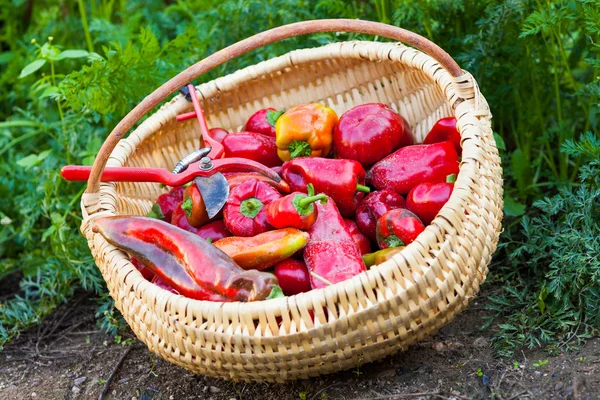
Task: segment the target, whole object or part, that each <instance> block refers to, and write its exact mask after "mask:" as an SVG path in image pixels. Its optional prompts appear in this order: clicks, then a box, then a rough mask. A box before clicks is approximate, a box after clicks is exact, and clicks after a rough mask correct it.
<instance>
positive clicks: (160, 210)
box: [146, 186, 185, 222]
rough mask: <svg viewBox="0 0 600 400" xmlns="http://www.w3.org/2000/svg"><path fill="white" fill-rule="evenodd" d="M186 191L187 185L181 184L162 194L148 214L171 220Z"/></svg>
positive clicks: (151, 216)
mask: <svg viewBox="0 0 600 400" xmlns="http://www.w3.org/2000/svg"><path fill="white" fill-rule="evenodd" d="M184 191H185V187H184V186H179V187H174V188H172V189H171V190H170V191H169V192H168V193H163V194H161V195H160V196H158V198H157V199H156V203H154V205H153V206H152V210H151V211H150V212H149V213H148V214H147V215H146V216H147V217H150V218H157V219H161V220H163V221H165V222H171V218H172V216H173V211H175V209H176V208H177V207H178V206H179V204H180V203H181V201H182V200H183V192H184Z"/></svg>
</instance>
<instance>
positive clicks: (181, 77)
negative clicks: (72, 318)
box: [87, 19, 463, 193]
mask: <svg viewBox="0 0 600 400" xmlns="http://www.w3.org/2000/svg"><path fill="white" fill-rule="evenodd" d="M317 32H357V33H364V34H367V35H376V36H382V37H386V38H389V39H394V40H398V41H400V42H404V43H407V44H409V45H411V46H413V47H415V48H417V49H419V50H421V51H423V52H425V53H427V54H429V55H431V56H432V57H433V58H435V59H436V60H437V61H438V62H439V63H440V65H441V66H442V67H443V68H445V69H446V70H447V71H448V73H449V74H450V75H452V76H453V77H459V76H461V75H462V74H463V71H462V70H461V69H460V67H459V66H458V64H457V63H456V61H454V60H453V59H452V57H450V55H448V53H446V52H445V51H444V50H442V48H440V47H439V46H437V45H436V44H435V43H433V42H432V41H430V40H427V39H425V38H424V37H422V36H419V35H417V34H416V33H413V32H410V31H407V30H406V29H402V28H398V27H395V26H391V25H386V24H382V23H379V22H371V21H361V20H354V19H321V20H314V21H304V22H296V23H294V24H289V25H284V26H280V27H277V28H273V29H270V30H268V31H265V32H261V33H258V34H256V35H254V36H251V37H249V38H247V39H244V40H242V41H240V42H237V43H235V44H233V45H231V46H229V47H226V48H225V49H223V50H220V51H218V52H216V53H214V54H211V55H210V56H208V57H206V58H205V59H204V60H202V61H199V62H197V63H196V64H194V65H192V66H191V67H189V68H188V69H186V70H185V71H183V72H181V73H179V74H178V75H176V76H175V77H174V78H172V79H170V80H169V81H167V82H165V83H164V84H163V85H162V86H161V87H159V88H158V89H156V90H155V91H154V92H153V93H152V94H150V95H149V96H147V97H146V98H144V100H142V101H141V102H140V103H139V104H138V105H137V106H135V108H134V109H133V110H131V111H130V112H129V114H127V115H126V116H125V118H123V119H122V120H121V122H119V124H118V125H117V126H116V127H115V128H114V129H113V131H112V132H111V133H110V135H109V136H108V138H107V139H106V141H105V142H104V144H103V145H102V148H100V151H99V152H98V155H97V156H96V160H95V161H94V165H93V167H92V172H91V174H90V179H89V180H88V188H87V192H88V193H96V192H97V191H98V189H99V188H100V178H101V176H102V170H103V169H104V167H105V166H106V162H107V161H108V157H109V156H110V153H111V152H112V151H113V149H114V148H115V147H116V146H117V143H118V142H119V140H121V138H122V137H123V136H124V135H125V134H126V133H127V132H128V131H129V130H130V129H131V128H132V127H133V125H135V123H136V122H137V121H139V120H140V118H142V117H143V116H144V115H146V114H147V113H148V112H149V111H150V110H152V109H153V108H154V107H156V106H157V105H158V104H159V103H160V102H161V101H163V100H165V99H166V98H167V97H168V96H170V95H171V94H172V93H174V92H176V91H177V90H179V88H181V87H182V86H183V85H185V84H187V83H189V82H190V81H191V80H193V79H196V78H197V77H199V76H200V75H202V74H204V73H206V72H208V71H210V70H212V69H213V68H215V67H218V66H219V65H221V64H223V63H225V62H227V61H229V60H231V59H233V58H235V57H238V56H240V55H242V54H245V53H248V52H249V51H252V50H254V49H257V48H259V47H262V46H265V45H267V44H270V43H274V42H278V41H280V40H283V39H287V38H290V37H294V36H300V35H307V34H309V33H317Z"/></svg>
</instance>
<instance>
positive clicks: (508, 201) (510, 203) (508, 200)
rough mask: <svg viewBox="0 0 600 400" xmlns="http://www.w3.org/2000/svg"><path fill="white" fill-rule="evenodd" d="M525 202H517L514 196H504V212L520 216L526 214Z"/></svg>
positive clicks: (508, 214) (509, 215)
mask: <svg viewBox="0 0 600 400" xmlns="http://www.w3.org/2000/svg"><path fill="white" fill-rule="evenodd" d="M525 208H526V207H525V204H521V203H519V202H517V201H516V200H515V199H513V198H512V197H507V196H504V214H505V215H506V216H508V217H520V216H521V215H523V214H525Z"/></svg>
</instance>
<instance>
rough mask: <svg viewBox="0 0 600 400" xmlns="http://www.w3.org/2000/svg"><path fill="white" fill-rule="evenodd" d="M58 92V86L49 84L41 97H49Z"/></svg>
mask: <svg viewBox="0 0 600 400" xmlns="http://www.w3.org/2000/svg"><path fill="white" fill-rule="evenodd" d="M57 93H58V86H48V87H47V88H45V89H44V91H43V92H42V94H41V95H40V99H43V98H45V97H49V96H53V95H55V94H57Z"/></svg>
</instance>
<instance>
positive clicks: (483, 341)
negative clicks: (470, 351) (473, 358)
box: [473, 336, 488, 349]
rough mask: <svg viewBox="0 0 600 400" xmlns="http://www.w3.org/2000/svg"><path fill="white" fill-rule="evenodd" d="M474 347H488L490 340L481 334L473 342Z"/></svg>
mask: <svg viewBox="0 0 600 400" xmlns="http://www.w3.org/2000/svg"><path fill="white" fill-rule="evenodd" d="M473 347H478V348H480V349H481V348H484V347H488V341H487V339H486V338H484V337H483V336H480V337H478V338H477V339H475V341H474V342H473Z"/></svg>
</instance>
